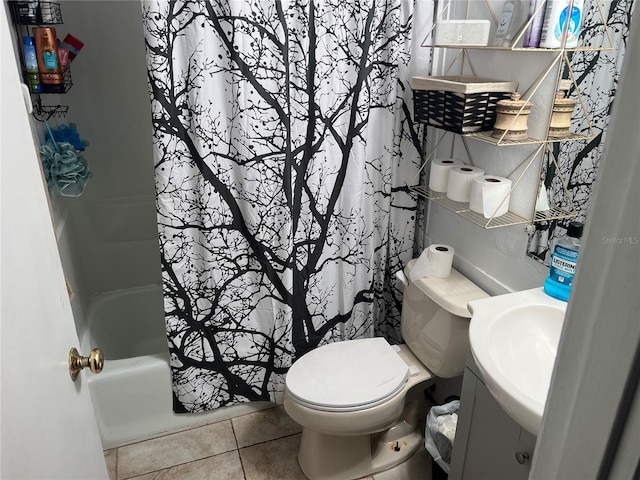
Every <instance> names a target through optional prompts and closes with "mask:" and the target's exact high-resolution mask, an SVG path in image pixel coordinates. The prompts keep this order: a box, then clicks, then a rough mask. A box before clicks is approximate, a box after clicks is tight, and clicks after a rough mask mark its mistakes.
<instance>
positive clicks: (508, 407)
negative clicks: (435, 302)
mask: <svg viewBox="0 0 640 480" xmlns="http://www.w3.org/2000/svg"><path fill="white" fill-rule="evenodd" d="M566 309H567V304H566V303H565V302H562V301H560V300H556V299H555V298H552V297H550V296H548V295H547V294H546V293H544V291H543V290H542V288H535V289H533V290H525V291H522V292H516V293H509V294H506V295H498V296H496V297H490V298H486V299H482V300H475V301H473V302H470V303H469V310H470V311H471V315H472V316H471V324H470V326H469V340H470V343H471V353H472V354H473V358H474V360H475V361H476V364H477V365H478V368H479V369H480V372H481V373H482V376H483V377H484V380H485V384H486V386H487V388H488V389H489V391H490V392H491V393H492V395H493V396H494V397H495V399H496V401H497V402H498V403H499V404H500V406H501V407H502V408H503V409H504V410H505V411H506V412H507V413H508V414H509V415H510V416H511V417H512V418H513V419H514V420H515V421H516V422H518V423H519V424H520V425H521V426H522V427H523V428H525V429H526V430H528V431H529V432H531V433H533V434H534V435H537V434H538V429H539V428H540V419H541V418H542V413H543V412H544V405H545V403H546V401H547V393H548V392H549V385H550V383H551V373H552V372H553V365H554V363H555V360H556V354H557V351H558V342H559V340H560V332H561V330H562V323H563V321H564V315H565V312H566Z"/></svg>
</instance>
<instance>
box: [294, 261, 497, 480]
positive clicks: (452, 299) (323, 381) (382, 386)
mask: <svg viewBox="0 0 640 480" xmlns="http://www.w3.org/2000/svg"><path fill="white" fill-rule="evenodd" d="M414 263H415V260H411V261H410V262H409V264H408V265H407V267H406V268H405V274H406V276H407V278H409V271H410V270H411V268H412V267H413V265H414ZM485 297H488V295H487V294H486V293H485V292H484V291H483V290H481V289H480V288H479V287H478V286H477V285H475V284H474V283H473V282H471V281H470V280H468V279H467V278H466V277H464V276H463V275H462V274H461V273H459V272H458V271H457V270H455V269H452V270H451V274H450V276H449V277H448V278H435V277H424V278H421V279H419V280H417V281H415V282H412V283H410V284H409V285H408V286H407V287H406V288H405V291H404V300H403V304H402V321H401V331H402V337H403V339H404V341H405V343H404V344H402V345H390V344H389V343H388V342H387V341H386V340H385V339H383V338H367V339H360V340H347V341H344V342H336V343H330V344H327V345H323V346H321V347H319V348H316V349H315V350H312V351H311V352H309V353H307V354H306V355H304V356H303V357H302V358H300V359H299V360H298V361H297V362H296V363H294V364H293V366H292V367H291V368H290V369H289V372H288V373H287V377H286V390H285V397H284V408H285V410H286V411H287V413H288V414H289V416H290V417H291V418H292V419H293V420H294V421H296V422H297V423H298V424H300V425H302V427H303V428H302V440H301V444H300V451H299V452H298V463H299V464H300V468H301V469H302V471H303V472H304V474H305V475H306V476H307V477H309V478H310V479H311V480H349V479H357V478H361V477H365V476H367V475H370V474H372V473H376V472H380V471H383V470H387V469H389V468H392V467H394V466H395V465H398V464H400V463H402V462H403V461H405V460H407V459H408V458H409V457H411V456H412V455H413V454H414V453H415V452H416V451H417V450H418V448H420V447H421V446H422V445H423V444H424V440H423V438H422V434H421V425H420V422H419V421H418V419H419V418H424V416H425V415H424V414H425V410H426V404H425V398H424V390H425V389H426V388H427V387H428V386H429V385H430V384H431V383H433V382H435V380H436V379H437V378H438V377H440V378H450V377H456V376H458V375H462V373H463V370H464V366H465V362H466V357H467V352H468V350H469V319H470V318H471V314H470V313H469V310H468V309H467V303H468V302H470V301H472V300H478V299H480V298H485ZM421 414H422V416H421Z"/></svg>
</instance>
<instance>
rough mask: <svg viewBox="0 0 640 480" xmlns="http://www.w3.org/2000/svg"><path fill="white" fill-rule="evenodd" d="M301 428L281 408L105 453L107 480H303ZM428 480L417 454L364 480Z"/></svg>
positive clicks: (427, 468)
mask: <svg viewBox="0 0 640 480" xmlns="http://www.w3.org/2000/svg"><path fill="white" fill-rule="evenodd" d="M300 432H301V428H300V426H299V425H298V424H296V423H295V422H293V421H292V420H291V419H290V418H289V417H288V416H287V414H286V413H285V411H284V409H283V408H282V407H281V406H278V407H274V408H270V409H268V410H262V411H259V412H255V413H251V414H248V415H244V416H241V417H236V418H232V419H231V420H226V421H223V422H219V423H214V424H211V425H205V426H203V427H198V428H193V429H191V430H187V431H184V432H178V433H174V434H171V435H166V436H163V437H158V438H154V439H151V440H146V441H144V442H139V443H134V444H131V445H125V446H122V447H119V448H114V449H111V450H106V451H105V452H104V456H105V460H106V462H107V468H108V470H109V478H110V480H126V479H135V480H305V479H306V478H307V477H305V476H304V474H303V473H302V472H301V471H300V467H299V466H298V460H297V454H298V447H299V445H300ZM418 479H421V480H431V458H430V457H429V455H428V454H427V452H426V450H424V449H421V450H419V451H418V453H416V454H415V455H414V456H413V457H412V458H411V459H409V460H408V461H407V462H405V463H404V464H401V465H398V466H397V467H395V468H393V469H391V470H387V471H385V472H381V473H377V474H375V475H373V476H369V477H366V479H363V480H418Z"/></svg>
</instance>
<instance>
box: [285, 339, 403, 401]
mask: <svg viewBox="0 0 640 480" xmlns="http://www.w3.org/2000/svg"><path fill="white" fill-rule="evenodd" d="M409 376H410V372H409V367H408V366H407V364H406V363H405V362H404V361H403V360H402V359H401V358H400V356H399V355H398V354H397V353H396V351H395V350H394V349H393V348H392V347H391V345H389V343H388V342H387V341H386V340H385V339H384V338H367V339H361V340H349V341H345V342H336V343H331V344H328V345H324V346H322V347H320V348H317V349H315V350H312V351H311V352H309V353H307V354H306V355H305V356H303V357H302V358H300V359H299V360H298V361H297V362H296V363H294V364H293V366H292V367H291V368H290V369H289V372H288V373H287V378H286V386H287V392H288V394H289V395H290V396H291V397H292V398H293V399H295V400H296V402H299V403H301V404H302V405H305V406H307V407H309V408H313V409H316V410H323V411H331V412H335V411H345V412H349V411H356V410H362V409H365V408H371V407H374V406H376V405H379V404H381V403H384V402H386V401H388V400H389V399H391V398H393V397H394V396H396V395H397V394H398V393H400V392H401V391H402V389H403V388H404V385H405V383H406V381H407V379H408V378H409Z"/></svg>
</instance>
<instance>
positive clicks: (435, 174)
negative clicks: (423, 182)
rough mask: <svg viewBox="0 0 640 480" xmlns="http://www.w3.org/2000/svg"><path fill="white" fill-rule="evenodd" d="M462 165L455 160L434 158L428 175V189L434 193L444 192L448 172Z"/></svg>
mask: <svg viewBox="0 0 640 480" xmlns="http://www.w3.org/2000/svg"><path fill="white" fill-rule="evenodd" d="M461 165H464V162H463V161H462V160H458V159H457V158H436V159H435V160H433V161H432V162H431V170H430V173H429V188H430V189H431V190H433V191H434V192H446V191H447V184H448V183H449V170H451V169H452V168H453V167H457V166H461Z"/></svg>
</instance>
